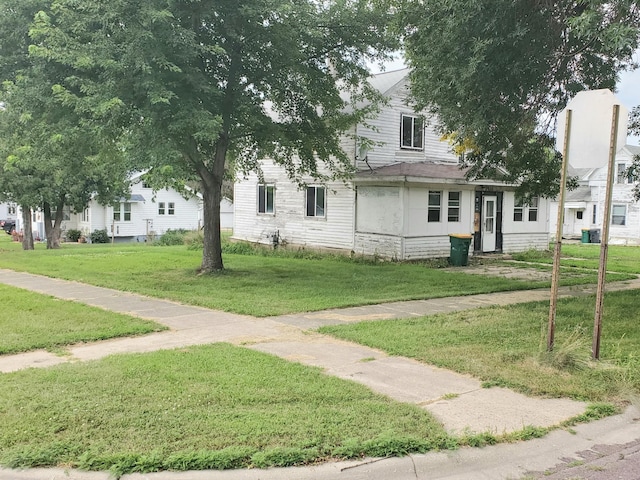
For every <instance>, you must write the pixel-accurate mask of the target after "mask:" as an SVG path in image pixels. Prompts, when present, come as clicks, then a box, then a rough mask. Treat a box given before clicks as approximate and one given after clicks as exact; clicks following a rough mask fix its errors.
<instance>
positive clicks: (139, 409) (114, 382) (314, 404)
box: [0, 344, 456, 473]
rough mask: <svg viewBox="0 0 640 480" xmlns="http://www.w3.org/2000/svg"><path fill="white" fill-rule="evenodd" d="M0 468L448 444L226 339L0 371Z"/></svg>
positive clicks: (276, 459)
mask: <svg viewBox="0 0 640 480" xmlns="http://www.w3.org/2000/svg"><path fill="white" fill-rule="evenodd" d="M0 392H2V395H0V425H2V428H1V429H0V463H2V464H4V465H6V466H10V467H14V468H17V467H35V466H55V465H58V466H65V467H80V468H83V469H90V470H107V469H112V471H113V472H114V473H123V472H131V471H154V470H166V469H172V470H190V469H197V470H203V469H224V468H243V467H268V466H277V465H296V464H307V463H314V462H316V461H323V460H327V459H329V458H359V457H361V456H363V455H373V456H387V455H401V454H406V453H408V452H418V451H422V452H424V451H427V450H430V449H434V448H449V447H455V445H456V441H455V440H453V439H451V438H449V437H448V435H447V434H446V433H445V432H444V430H443V429H442V427H441V426H440V425H439V423H438V422H436V421H435V420H434V419H433V418H432V417H431V415H430V414H429V413H427V412H426V411H424V410H422V409H420V408H419V407H417V406H413V405H408V404H402V403H398V402H395V401H393V400H390V399H389V398H387V397H385V396H382V395H378V394H374V393H372V392H371V391H370V390H369V389H367V388H366V387H364V386H361V385H359V384H357V383H355V382H348V381H344V380H340V379H337V378H334V377H329V376H327V375H325V374H324V373H323V372H322V371H321V369H317V368H310V367H305V366H302V365H300V364H296V363H290V362H287V361H285V360H281V359H279V358H276V357H274V356H271V355H266V354H263V353H259V352H255V351H252V350H248V349H243V348H239V347H233V346H230V345H226V344H215V345H209V346H199V347H190V348H182V349H178V350H170V351H159V352H155V353H149V354H136V355H116V356H112V357H108V358H105V359H103V360H100V361H93V362H87V363H82V364H65V365H60V366H57V367H52V368H47V369H38V370H35V369H32V370H26V371H20V372H16V373H12V374H4V375H0Z"/></svg>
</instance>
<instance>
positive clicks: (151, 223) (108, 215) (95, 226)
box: [18, 173, 233, 242]
mask: <svg viewBox="0 0 640 480" xmlns="http://www.w3.org/2000/svg"><path fill="white" fill-rule="evenodd" d="M221 209H222V210H223V213H222V214H221V221H222V228H231V227H232V225H233V204H232V203H231V202H230V201H229V200H228V199H224V200H223V202H222V203H221ZM202 218H203V217H202V196H201V195H200V194H196V193H194V194H193V196H191V197H189V198H184V197H183V196H182V195H181V194H180V193H179V192H178V191H176V190H173V189H166V188H165V189H162V190H159V191H156V192H154V191H153V189H152V188H150V187H149V186H147V185H146V184H145V183H144V181H143V180H142V173H139V174H136V175H134V176H133V177H132V178H131V191H130V195H129V196H127V197H126V198H121V199H120V202H119V203H116V204H114V205H107V206H105V205H100V204H99V203H98V202H97V201H95V200H91V201H90V202H89V204H88V205H87V207H86V208H85V209H84V211H82V212H79V213H74V212H72V211H71V209H70V208H69V207H65V208H64V213H63V224H62V228H63V230H64V231H66V230H70V229H76V230H80V231H81V232H82V233H83V234H84V235H85V236H86V237H88V236H89V234H90V233H92V232H94V231H96V230H104V229H106V230H107V233H108V234H109V236H110V237H112V238H113V240H114V241H118V242H122V241H135V242H144V241H146V240H147V239H153V238H157V237H158V236H159V235H162V234H163V233H165V232H166V231H167V230H177V229H185V230H197V229H199V228H200V227H202ZM43 220H44V219H43V214H42V212H40V211H36V212H34V213H33V225H32V226H33V231H34V237H35V238H38V239H44V238H45V233H44V223H43ZM18 228H21V227H20V225H18Z"/></svg>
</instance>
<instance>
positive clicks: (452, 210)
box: [447, 191, 462, 223]
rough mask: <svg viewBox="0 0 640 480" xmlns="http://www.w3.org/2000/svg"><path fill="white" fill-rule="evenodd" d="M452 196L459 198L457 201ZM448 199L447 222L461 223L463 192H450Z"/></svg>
mask: <svg viewBox="0 0 640 480" xmlns="http://www.w3.org/2000/svg"><path fill="white" fill-rule="evenodd" d="M452 194H457V195H458V198H457V199H455V198H451V195H452ZM447 199H448V204H447V222H450V223H460V204H461V202H462V192H461V191H455V192H448V194H447ZM452 218H453V220H452Z"/></svg>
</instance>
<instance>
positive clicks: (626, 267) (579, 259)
mask: <svg viewBox="0 0 640 480" xmlns="http://www.w3.org/2000/svg"><path fill="white" fill-rule="evenodd" d="M561 251H562V256H561V260H560V264H561V265H562V266H564V267H580V268H587V269H592V270H598V265H599V263H600V244H599V243H579V244H574V243H568V244H563V245H562V250H561ZM513 258H514V260H518V261H523V262H533V263H542V264H552V263H553V252H552V251H550V250H548V251H539V250H529V251H526V252H523V253H518V254H514V255H513ZM607 271H610V272H621V273H630V274H638V275H640V247H638V246H626V245H624V246H623V245H609V246H608V248H607Z"/></svg>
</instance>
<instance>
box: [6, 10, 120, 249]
mask: <svg viewBox="0 0 640 480" xmlns="http://www.w3.org/2000/svg"><path fill="white" fill-rule="evenodd" d="M46 5H47V2H43V1H27V2H22V1H21V0H18V1H16V0H2V1H1V2H0V9H1V10H0V12H1V13H2V15H0V32H1V33H2V37H1V39H0V78H2V79H3V81H4V83H3V88H2V92H1V97H0V98H1V101H2V105H3V108H2V111H0V152H1V153H2V156H1V157H0V198H2V199H4V200H12V201H15V202H17V203H19V204H20V205H21V207H22V210H23V214H24V215H25V221H24V222H23V226H24V228H25V230H27V229H30V227H31V221H30V215H31V210H32V209H40V210H41V211H42V213H43V216H44V225H45V234H46V238H47V248H57V247H58V246H59V242H60V233H61V224H62V220H63V209H64V207H65V206H70V207H72V208H73V209H74V210H76V211H82V210H83V209H84V208H85V206H86V204H87V203H88V201H89V200H90V198H91V196H92V195H97V196H98V198H99V199H101V200H103V201H111V200H113V199H115V198H119V197H120V196H122V195H123V194H124V193H125V192H126V191H127V185H126V177H127V174H128V170H127V168H126V163H125V161H124V158H125V157H124V155H123V152H122V151H121V149H120V148H119V147H118V144H117V143H116V142H115V141H114V140H113V139H109V138H107V137H105V136H104V135H102V134H101V133H102V132H100V131H98V130H97V128H96V126H95V125H92V124H88V123H86V122H84V120H83V117H82V115H79V114H78V113H77V112H76V111H75V110H74V108H72V107H71V106H69V105H64V104H61V102H59V101H58V99H57V98H56V97H57V95H56V93H55V91H56V89H55V86H56V85H57V81H58V79H59V78H60V77H61V76H64V75H66V74H67V73H68V69H67V68H65V67H63V66H61V65H59V64H54V63H52V62H49V61H47V60H46V59H42V58H37V57H32V56H30V55H29V51H28V50H29V45H30V43H31V40H30V38H29V24H30V22H31V21H32V19H33V17H34V15H35V13H36V12H38V11H40V10H41V9H42V8H43V7H45V6H46ZM27 218H29V220H28V221H27V220H26V219H27ZM24 239H25V241H24V243H23V246H24V248H26V249H31V248H33V244H32V241H31V240H32V235H31V232H27V231H25V235H24ZM29 241H31V243H28V242H29Z"/></svg>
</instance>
